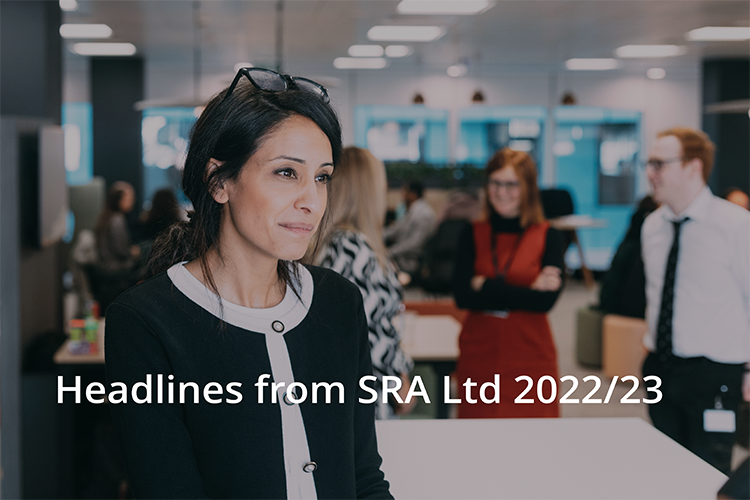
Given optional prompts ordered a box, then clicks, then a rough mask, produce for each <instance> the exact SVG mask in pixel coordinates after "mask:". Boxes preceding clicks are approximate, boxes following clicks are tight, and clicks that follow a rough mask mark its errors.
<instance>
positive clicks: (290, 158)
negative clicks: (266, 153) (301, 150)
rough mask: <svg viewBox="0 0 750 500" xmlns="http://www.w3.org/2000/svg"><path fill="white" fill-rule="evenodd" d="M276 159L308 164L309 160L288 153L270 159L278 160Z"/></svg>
mask: <svg viewBox="0 0 750 500" xmlns="http://www.w3.org/2000/svg"><path fill="white" fill-rule="evenodd" d="M276 160H289V161H293V162H295V163H301V164H302V165H305V164H307V162H306V161H305V160H303V159H301V158H295V157H293V156H286V155H281V156H277V157H276V158H271V160H270V161H276Z"/></svg>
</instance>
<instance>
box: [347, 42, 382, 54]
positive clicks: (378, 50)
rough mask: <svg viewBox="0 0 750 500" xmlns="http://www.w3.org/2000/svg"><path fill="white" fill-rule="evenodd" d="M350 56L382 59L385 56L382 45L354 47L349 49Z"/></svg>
mask: <svg viewBox="0 0 750 500" xmlns="http://www.w3.org/2000/svg"><path fill="white" fill-rule="evenodd" d="M349 55H350V56H352V57H380V56H382V55H383V47H381V46H380V45H352V46H351V47H349Z"/></svg>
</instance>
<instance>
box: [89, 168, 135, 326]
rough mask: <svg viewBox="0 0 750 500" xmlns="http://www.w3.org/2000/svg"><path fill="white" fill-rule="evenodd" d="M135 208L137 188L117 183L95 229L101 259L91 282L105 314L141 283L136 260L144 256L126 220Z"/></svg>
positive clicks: (125, 183)
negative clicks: (118, 297) (122, 295)
mask: <svg viewBox="0 0 750 500" xmlns="http://www.w3.org/2000/svg"><path fill="white" fill-rule="evenodd" d="M134 205H135V190H134V189H133V186H131V185H130V184H129V183H127V182H124V181H118V182H115V183H114V184H113V185H112V187H111V188H110V189H109V192H108V193H107V199H106V201H105V204H104V208H103V209H102V211H101V213H100V214H99V218H98V220H97V222H96V226H95V227H94V235H95V236H96V250H97V254H98V258H97V263H96V265H95V266H94V269H93V275H92V276H90V279H91V281H92V283H91V288H92V291H93V294H94V298H95V299H96V300H97V301H99V303H100V306H101V311H102V312H104V311H106V308H107V306H108V305H109V303H111V302H112V301H113V300H114V299H115V298H116V297H117V296H118V295H119V294H120V293H122V292H124V291H125V290H126V289H128V288H130V287H131V286H132V285H134V284H135V283H136V281H137V269H136V260H137V259H138V258H139V257H140V256H141V249H140V247H139V246H138V245H133V244H132V241H131V238H130V230H129V229H128V223H127V220H126V217H125V216H126V214H128V213H130V212H131V211H132V210H133V206H134Z"/></svg>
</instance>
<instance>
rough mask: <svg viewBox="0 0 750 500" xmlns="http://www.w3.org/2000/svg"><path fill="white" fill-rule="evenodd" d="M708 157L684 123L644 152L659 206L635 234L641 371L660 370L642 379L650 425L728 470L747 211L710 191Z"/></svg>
mask: <svg viewBox="0 0 750 500" xmlns="http://www.w3.org/2000/svg"><path fill="white" fill-rule="evenodd" d="M713 162H714V145H713V143H712V142H711V141H710V139H709V138H708V136H707V135H706V134H705V133H703V132H700V131H697V130H692V129H689V128H682V127H677V128H672V129H669V130H665V131H663V132H660V133H659V134H657V139H656V142H655V144H654V146H653V148H652V149H651V151H650V152H649V158H648V161H647V162H646V174H647V176H648V179H649V181H650V183H651V185H652V188H653V197H654V199H655V200H656V201H657V202H659V203H660V204H661V206H660V207H659V209H657V210H656V211H654V212H653V213H652V214H651V215H649V216H648V217H647V218H646V221H645V222H644V223H643V229H642V233H641V242H642V247H643V262H644V266H645V274H646V300H647V308H646V320H647V323H648V332H647V334H646V336H645V338H644V344H645V346H646V348H647V349H648V351H649V354H648V356H647V358H646V360H645V361H644V364H643V376H644V377H647V376H656V377H658V378H659V381H651V382H648V383H647V387H654V385H655V384H657V385H659V382H660V385H659V387H658V388H657V389H656V390H658V391H660V393H661V396H662V398H661V400H660V401H659V402H657V403H655V404H650V405H649V406H648V407H649V414H650V416H651V420H652V422H653V423H654V426H655V427H656V428H657V429H659V430H661V431H662V432H663V433H665V434H666V435H667V436H669V437H671V438H672V439H674V440H675V441H677V442H678V443H680V444H681V445H682V446H684V447H686V448H687V449H689V450H690V451H692V452H693V453H695V454H696V455H698V456H699V457H701V458H702V459H703V460H705V461H707V462H708V463H710V464H711V465H713V466H714V467H716V468H717V469H719V470H720V471H722V472H723V473H725V474H727V473H729V470H730V462H731V456H732V447H733V444H734V441H735V439H734V438H735V436H734V434H735V433H734V423H735V414H736V411H737V408H738V406H739V404H740V401H741V400H742V380H743V371H744V370H745V363H747V362H748V359H749V358H750V335H749V334H748V332H750V306H749V305H748V304H749V299H750V285H749V284H748V274H749V273H750V270H749V269H748V255H750V213H748V211H746V210H743V209H742V208H740V207H738V206H736V205H734V204H732V203H729V202H728V201H726V200H722V199H721V198H718V197H717V196H714V195H713V194H712V193H711V190H710V189H709V188H708V186H707V185H706V183H707V181H708V177H709V175H710V173H711V168H712V167H713ZM650 392H653V390H652V391H650ZM655 397H656V396H655Z"/></svg>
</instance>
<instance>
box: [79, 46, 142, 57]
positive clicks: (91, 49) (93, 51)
mask: <svg viewBox="0 0 750 500" xmlns="http://www.w3.org/2000/svg"><path fill="white" fill-rule="evenodd" d="M73 52H75V53H76V54H79V55H82V56H132V55H133V54H135V45H133V44H132V43H74V44H73Z"/></svg>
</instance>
